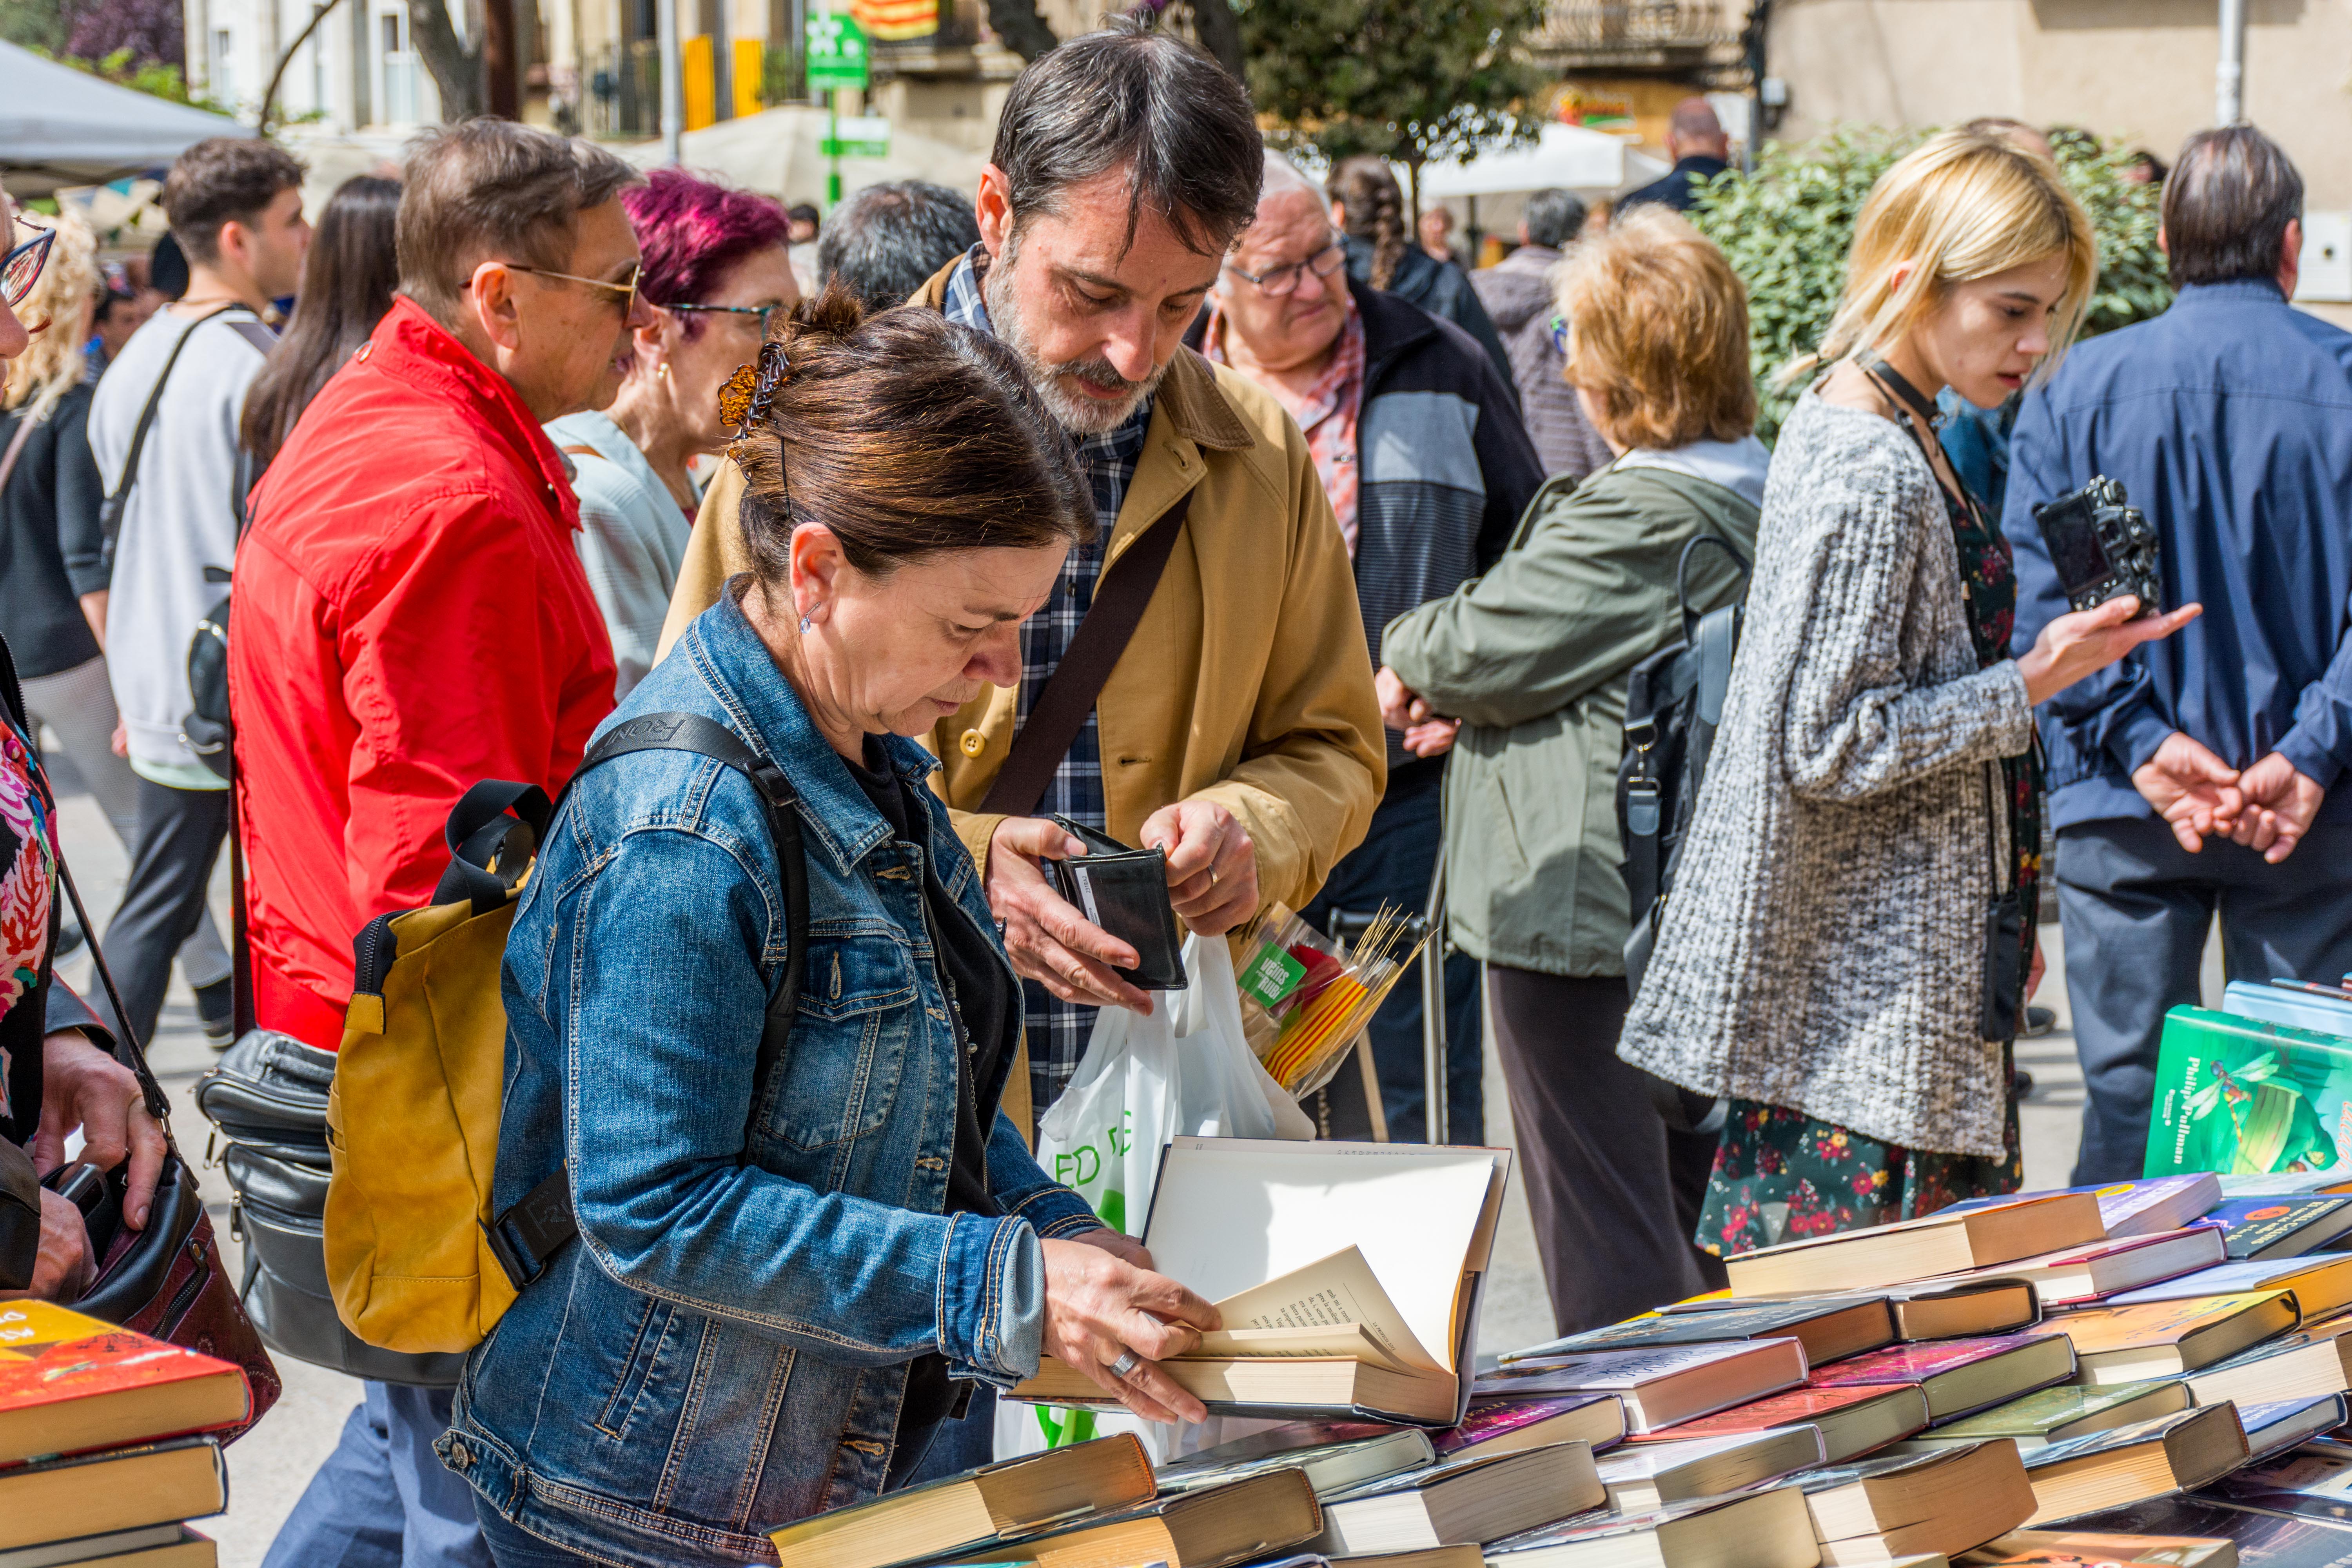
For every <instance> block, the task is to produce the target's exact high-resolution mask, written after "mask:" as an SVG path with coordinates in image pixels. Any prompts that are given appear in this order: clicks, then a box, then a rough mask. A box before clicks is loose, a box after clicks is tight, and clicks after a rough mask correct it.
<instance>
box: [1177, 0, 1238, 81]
mask: <svg viewBox="0 0 2352 1568" xmlns="http://www.w3.org/2000/svg"><path fill="white" fill-rule="evenodd" d="M1190 3H1191V5H1192V30H1193V31H1194V32H1195V33H1197V34H1198V35H1199V36H1200V39H1201V47H1202V48H1204V49H1206V50H1208V51H1209V53H1210V55H1211V56H1212V57H1213V58H1214V59H1215V60H1216V62H1217V63H1218V64H1219V65H1221V66H1223V67H1224V68H1225V69H1226V70H1227V71H1229V72H1231V73H1232V74H1233V76H1234V79H1236V80H1246V79H1247V78H1246V77H1245V75H1244V71H1243V68H1242V28H1241V23H1240V22H1239V21H1238V20H1236V19H1235V17H1234V8H1233V5H1232V4H1231V3H1230V0H1190Z"/></svg>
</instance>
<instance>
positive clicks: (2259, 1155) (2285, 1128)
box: [2188, 1051, 2336, 1174]
mask: <svg viewBox="0 0 2352 1568" xmlns="http://www.w3.org/2000/svg"><path fill="white" fill-rule="evenodd" d="M2208 1065H2209V1066H2210V1068H2212V1072H2213V1081H2212V1082H2211V1083H2209V1084H2207V1085H2206V1086H2205V1087H2204V1088H2202V1089H2198V1090H2197V1091H2196V1092H2195V1093H2194V1094H2192V1095H2190V1096H2189V1104H2188V1110H2189V1121H2191V1122H2192V1123H2195V1122H2202V1121H2205V1120H2206V1118H2208V1117H2209V1116H2210V1115H2211V1114H2212V1113H2213V1112H2214V1111H2215V1110H2227V1111H2228V1113H2229V1117H2230V1124H2231V1129H2232V1130H2233V1131H2235V1132H2236V1134H2237V1139H2236V1145H2237V1146H2236V1147H2235V1148H2234V1149H2233V1150H2231V1151H2229V1153H2230V1155H2231V1163H2230V1171H2231V1173H2232V1174H2247V1173H2253V1172H2261V1171H2288V1170H2294V1171H2305V1170H2325V1169H2326V1168H2327V1167H2328V1166H2331V1165H2333V1164H2335V1163H2336V1142H2335V1140H2334V1139H2332V1138H2330V1137H2329V1136H2328V1133H2327V1127H2326V1123H2325V1122H2323V1121H2320V1119H2319V1113H2318V1112H2317V1111H2316V1110H2314V1109H2313V1107H2312V1104H2311V1101H2310V1100H2308V1099H2306V1098H2305V1095H2304V1093H2303V1090H2302V1089H2300V1088H2298V1087H2297V1086H2296V1085H2295V1083H2294V1079H2291V1078H2288V1077H2286V1075H2285V1069H2284V1065H2283V1064H2282V1063H2281V1061H2280V1059H2279V1054H2278V1053H2277V1052H2276V1051H2264V1052H2263V1054H2262V1055H2260V1056H2258V1057H2255V1058H2253V1059H2252V1060H2251V1061H2249V1062H2247V1063H2246V1064H2245V1065H2244V1066H2242V1067H2241V1068H2238V1069H2237V1070H2236V1071H2235V1072H2232V1071H2231V1069H2230V1068H2225V1067H2223V1066H2222V1065H2221V1063H2220V1062H2218V1061H2216V1062H2211V1063H2209V1064H2208ZM2200 1131H2208V1132H2218V1131H2219V1129H2218V1128H2214V1129H2204V1130H2200Z"/></svg>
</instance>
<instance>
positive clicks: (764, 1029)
mask: <svg viewBox="0 0 2352 1568" xmlns="http://www.w3.org/2000/svg"><path fill="white" fill-rule="evenodd" d="M630 752H695V753H696V754H698V755H700V756H705V757H709V758H710V759H711V760H712V761H714V762H719V763H725V764H726V765H727V766H729V767H730V768H733V769H734V770H735V771H736V772H737V773H741V774H742V775H743V776H744V777H745V778H746V779H748V780H750V781H751V787H752V789H753V790H755V791H757V792H758V794H759V796H760V805H761V810H762V811H763V812H764V813H765V814H766V816H767V819H768V833H769V836H770V837H771V838H772V840H773V841H774V843H775V847H776V865H777V868H778V869H779V871H780V872H781V873H782V877H783V879H784V939H785V942H786V944H787V945H786V949H785V953H784V977H783V983H782V984H781V985H779V986H777V988H776V994H774V995H773V996H772V997H770V998H769V999H768V1012H767V1020H766V1023H765V1024H764V1025H763V1026H761V1031H760V1058H759V1066H758V1067H757V1068H756V1069H755V1070H754V1072H753V1075H752V1079H751V1116H752V1119H753V1120H754V1121H756V1120H757V1119H758V1117H759V1113H760V1103H761V1099H762V1097H763V1096H764V1095H765V1093H766V1091H767V1087H768V1079H769V1078H770V1077H771V1075H772V1073H773V1072H774V1070H775V1066H776V1063H777V1062H778V1061H779V1060H781V1059H782V1057H783V1053H784V1043H785V1041H786V1039H787V1038H788V1037H790V1036H791V1034H792V1032H793V1019H794V1017H795V1016H797V1015H798V1013H799V1011H800V1001H801V984H802V982H803V979H804V978H805V976H806V974H807V972H808V926H809V912H808V858H807V856H806V854H805V852H804V851H803V847H802V844H801V822H800V815H799V813H798V812H797V811H795V810H794V809H793V808H794V806H795V805H798V803H799V799H800V797H799V795H798V794H797V793H795V792H794V790H793V786H792V781H791V780H790V779H788V778H786V777H785V776H784V771H783V769H782V768H780V767H778V766H777V765H776V763H775V762H774V760H773V759H772V758H771V757H768V756H767V755H765V754H764V753H762V752H758V751H755V750H754V749H752V748H751V746H750V745H747V744H746V743H745V742H743V740H742V739H741V738H740V737H739V736H738V735H737V734H736V733H735V732H734V731H731V730H730V729H728V728H727V727H726V726H725V725H723V724H719V723H716V722H714V721H711V720H709V719H706V718H704V717H702V716H701V715H700V714H698V713H646V714H641V715H640V716H638V717H637V718H635V719H632V720H630V721H627V722H626V723H624V724H617V725H614V727H613V728H612V729H611V730H608V731H605V732H604V736H603V738H601V739H600V740H598V741H597V742H596V743H595V744H594V745H593V746H591V747H590V748H589V749H588V754H587V755H586V756H585V757H583V758H582V759H581V761H580V767H579V770H578V772H576V773H573V774H572V779H571V782H570V783H568V784H565V785H564V786H563V795H570V794H571V793H572V784H577V783H579V782H580V778H581V775H582V774H583V773H586V772H587V771H588V770H589V769H591V768H593V767H594V766H596V765H597V764H598V763H606V762H610V761H611V760H612V759H613V758H614V757H621V756H626V755H628V754H629V753H630ZM506 791H515V792H519V793H517V794H516V795H514V796H513V803H514V805H516V806H517V807H518V808H519V809H520V810H521V811H529V810H530V796H532V795H537V796H538V798H539V801H540V803H541V804H544V803H545V802H546V800H547V796H546V795H544V794H543V793H541V791H540V790H538V789H536V788H533V787H531V786H530V785H526V784H477V785H475V786H474V787H473V788H472V789H470V790H468V791H467V792H466V795H465V798H464V799H463V800H460V801H459V802H458V805H457V811H455V812H452V813H451V814H450V819H449V829H448V831H449V837H450V846H451V848H452V849H453V850H456V851H457V858H456V860H455V861H453V863H452V865H451V867H450V870H451V872H452V873H453V874H454V873H456V871H457V867H458V865H459V864H465V863H467V861H468V860H469V859H471V858H472V857H469V856H468V854H467V849H468V848H480V847H487V846H488V844H489V842H490V839H489V838H488V835H490V834H492V833H494V832H495V833H497V834H498V835H499V842H500V843H502V844H503V843H505V842H506V837H505V836H507V835H509V834H511V833H513V832H514V831H515V830H516V828H517V826H521V827H524V828H530V827H531V824H530V821H529V819H528V818H524V819H523V820H522V821H521V822H520V824H518V823H517V820H516V817H515V816H512V815H510V814H509V810H508V807H507V806H504V805H500V806H499V807H497V808H496V809H494V810H492V809H489V806H490V802H491V801H492V800H493V799H494V798H496V797H497V795H499V794H500V793H503V792H506ZM485 792H490V793H488V794H486V793H485ZM477 796H479V797H481V798H480V799H479V800H478V801H477V799H476V797H477ZM468 802H475V803H476V809H475V811H474V812H473V813H472V815H471V816H468V817H467V821H469V822H471V823H473V824H474V826H465V824H464V823H461V821H460V817H459V814H460V813H463V812H465V811H466V810H467V803H468ZM562 805H563V797H562V795H559V796H557V798H556V801H555V805H553V806H552V807H550V808H549V810H548V812H547V815H546V816H544V817H542V818H541V820H540V822H539V824H538V826H536V828H535V829H533V831H534V833H535V837H533V838H532V839H531V840H530V842H531V845H532V846H533V847H536V846H537V844H538V843H539V842H540V841H541V840H542V839H544V838H545V837H546V829H547V826H548V825H549V824H551V822H552V821H553V819H554V815H555V812H556V811H558V810H561V809H562ZM485 810H488V816H487V817H485V816H483V812H484V811H485ZM461 827H464V832H463V833H462V834H461V833H460V828H461ZM461 844H462V845H463V846H464V847H460V846H461ZM507 859H508V861H509V862H510V863H512V864H513V865H514V866H515V867H516V868H517V869H518V870H519V869H520V866H521V865H522V864H525V863H527V861H526V860H525V858H522V857H518V856H512V855H509V856H508V857H507ZM487 862H488V856H487V855H483V856H481V857H480V860H479V862H478V863H477V864H469V865H467V869H468V871H470V872H473V873H474V874H476V875H478V876H481V877H486V878H488V879H489V881H491V882H493V883H497V885H498V887H499V892H498V899H499V902H503V901H504V900H505V898H506V889H507V887H508V886H509V884H507V883H505V882H502V881H500V880H499V877H498V875H497V874H496V873H494V872H491V871H490V870H488V866H487ZM443 886H444V887H446V886H448V879H447V878H444V879H443ZM465 896H472V895H471V894H470V893H469V894H467V895H465ZM434 901H435V902H436V903H438V902H442V901H443V900H442V899H441V897H440V895H439V894H438V893H437V892H436V895H435V899H434ZM450 901H454V899H453V900H450ZM476 907H477V909H479V908H480V906H479V905H478V904H477V906H476ZM491 907H492V908H496V907H497V905H496V904H495V903H494V904H493V905H492V906H491ZM747 1136H748V1130H747ZM747 1158H748V1156H747ZM579 1229H580V1226H579V1224H578V1222H577V1221H576V1220H575V1219H574V1217H573V1216H572V1185H571V1171H570V1167H569V1166H568V1165H558V1166H557V1167H556V1168H555V1170H554V1172H553V1173H552V1174H551V1175H549V1176H548V1177H547V1179H546V1180H544V1181H542V1182H541V1183H540V1184H539V1185H537V1186H535V1187H533V1188H532V1189H531V1190H530V1192H529V1193H528V1194H524V1196H523V1198H522V1201H521V1202H520V1203H518V1204H516V1205H514V1206H513V1207H512V1208H510V1209H509V1210H507V1212H506V1213H504V1214H502V1215H499V1216H498V1219H497V1222H496V1223H495V1224H492V1225H489V1226H484V1227H483V1231H484V1235H485V1236H486V1237H488V1241H489V1246H490V1251H491V1252H492V1253H493V1254H494V1255H495V1256H496V1257H497V1258H498V1260H499V1267H500V1268H503V1269H505V1270H506V1276H507V1280H508V1282H509V1284H511V1285H512V1286H513V1287H514V1288H515V1289H516V1290H517V1291H520V1290H521V1289H523V1287H524V1286H526V1285H529V1284H530V1282H531V1281H532V1280H534V1279H538V1278H539V1276H540V1275H541V1273H542V1272H543V1271H544V1270H545V1269H546V1268H547V1264H548V1260H549V1259H550V1258H553V1257H554V1256H555V1254H556V1253H557V1252H559V1251H561V1250H562V1247H563V1246H564V1244H565V1243H566V1242H568V1241H570V1240H571V1239H572V1237H574V1236H576V1235H578V1234H579Z"/></svg>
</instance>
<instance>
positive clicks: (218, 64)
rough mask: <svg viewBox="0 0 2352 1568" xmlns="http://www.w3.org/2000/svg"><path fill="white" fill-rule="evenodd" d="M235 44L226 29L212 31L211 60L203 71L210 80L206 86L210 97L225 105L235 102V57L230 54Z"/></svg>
mask: <svg viewBox="0 0 2352 1568" xmlns="http://www.w3.org/2000/svg"><path fill="white" fill-rule="evenodd" d="M235 43H236V40H235V39H234V38H233V37H230V35H229V30H228V29H227V28H226V27H215V28H214V29H213V58H212V59H211V60H210V61H209V62H208V63H207V65H206V67H205V69H206V70H207V71H208V72H209V73H210V75H211V78H212V79H211V81H210V83H209V84H208V85H209V89H210V92H211V95H212V97H213V98H214V99H215V100H217V101H219V102H221V103H225V104H234V103H235V102H236V55H235V54H233V53H232V52H231V49H232V46H233V45H234V44H235Z"/></svg>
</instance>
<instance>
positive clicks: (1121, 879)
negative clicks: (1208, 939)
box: [1047, 816, 1192, 991]
mask: <svg viewBox="0 0 2352 1568" xmlns="http://www.w3.org/2000/svg"><path fill="white" fill-rule="evenodd" d="M1054 821H1055V824H1056V825H1057V826H1060V827H1061V829H1062V830H1063V831H1064V832H1066V833H1067V834H1068V835H1069V836H1070V837H1073V838H1076V840H1078V842H1080V843H1081V844H1084V845H1085V846H1086V847H1087V852H1086V853H1085V854H1084V855H1080V856H1075V857H1073V858H1070V859H1067V860H1052V861H1048V862H1047V864H1048V865H1050V866H1051V867H1052V868H1054V887H1055V890H1056V891H1058V892H1059V893H1060V894H1061V895H1062V897H1064V898H1066V899H1067V900H1070V902H1072V903H1074V904H1076V906H1077V907H1078V912H1079V913H1081V914H1083V915H1085V916H1086V917H1087V919H1088V920H1089V921H1093V922H1094V923H1095V924H1097V925H1098V926H1100V927H1102V929H1103V930H1105V931H1108V932H1110V934H1111V935H1113V936H1115V937H1117V938H1118V940H1119V941H1121V942H1125V943H1127V944H1128V945H1129V947H1131V948H1133V949H1135V951H1136V953H1137V956H1138V963H1136V966H1135V967H1134V968H1132V969H1121V970H1118V971H1115V973H1117V974H1118V977H1119V978H1120V979H1122V980H1124V981H1126V982H1128V983H1129V984H1131V985H1135V986H1138V987H1140V988H1141V989H1143V990H1145V991H1181V990H1183V989H1184V988H1185V987H1186V986H1187V985H1189V984H1192V982H1191V981H1190V980H1189V979H1188V978H1187V977H1186V975H1185V973H1184V952H1183V942H1184V937H1183V933H1182V932H1181V931H1179V930H1177V928H1176V909H1175V906H1174V905H1172V904H1171V903H1170V902H1169V901H1168V852H1167V851H1166V850H1164V849H1130V848H1129V847H1127V846H1126V845H1124V844H1121V843H1120V842H1119V841H1118V839H1116V838H1113V837H1110V835H1108V834H1107V833H1103V832H1099V831H1097V829H1095V828H1091V827H1087V826H1084V825H1082V824H1080V823H1076V822H1072V821H1071V820H1070V819H1069V818H1068V817H1066V816H1055V818H1054Z"/></svg>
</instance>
